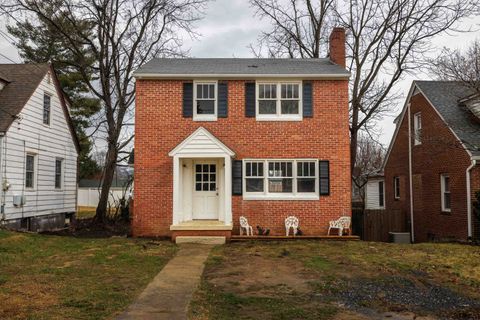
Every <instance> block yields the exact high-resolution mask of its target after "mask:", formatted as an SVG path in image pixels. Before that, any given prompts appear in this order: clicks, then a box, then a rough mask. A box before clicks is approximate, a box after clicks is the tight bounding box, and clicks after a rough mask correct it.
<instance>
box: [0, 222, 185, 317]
mask: <svg viewBox="0 0 480 320" xmlns="http://www.w3.org/2000/svg"><path fill="white" fill-rule="evenodd" d="M175 250H176V249H175V246H174V245H173V244H171V243H170V242H166V241H151V240H145V239H127V238H109V239H78V238H73V237H59V236H46V235H36V234H25V233H15V232H8V231H4V230H0V301H1V302H0V319H67V318H68V319H111V318H113V317H114V315H116V314H118V313H119V312H121V311H122V310H124V309H125V308H126V307H127V306H128V305H129V304H130V303H131V302H132V301H133V299H134V298H135V297H136V296H137V295H138V294H139V293H140V292H141V291H142V289H143V288H144V287H145V286H146V284H147V283H148V282H149V281H150V280H151V279H152V278H153V277H154V276H155V275H156V274H157V273H158V272H159V271H160V270H161V269H162V267H163V266H164V265H165V264H166V263H167V261H168V260H169V259H170V258H171V257H172V256H173V254H174V253H175Z"/></svg>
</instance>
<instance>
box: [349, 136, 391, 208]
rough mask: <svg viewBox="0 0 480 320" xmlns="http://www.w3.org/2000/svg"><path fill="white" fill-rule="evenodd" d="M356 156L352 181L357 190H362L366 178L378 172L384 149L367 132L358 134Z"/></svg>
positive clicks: (383, 156)
mask: <svg viewBox="0 0 480 320" xmlns="http://www.w3.org/2000/svg"><path fill="white" fill-rule="evenodd" d="M357 148H358V149H357V150H358V151H357V158H356V159H355V167H354V169H353V174H352V181H353V184H354V185H355V187H357V188H358V190H363V188H364V186H365V184H367V181H368V179H369V178H370V177H371V176H372V175H375V174H378V173H379V171H380V169H381V167H382V164H383V160H384V159H385V149H384V148H383V146H382V145H381V144H380V143H379V142H377V141H376V140H375V139H372V137H370V136H368V134H366V133H363V134H360V135H359V139H358V144H357ZM364 196H365V194H364V193H362V194H361V197H362V201H363V202H364V200H365V199H364Z"/></svg>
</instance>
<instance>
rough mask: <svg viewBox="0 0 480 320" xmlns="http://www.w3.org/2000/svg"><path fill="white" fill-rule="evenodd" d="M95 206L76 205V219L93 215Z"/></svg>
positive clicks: (88, 217)
mask: <svg viewBox="0 0 480 320" xmlns="http://www.w3.org/2000/svg"><path fill="white" fill-rule="evenodd" d="M96 210H97V208H96V207H78V210H77V214H76V217H77V219H90V218H93V217H94V216H95V211H96Z"/></svg>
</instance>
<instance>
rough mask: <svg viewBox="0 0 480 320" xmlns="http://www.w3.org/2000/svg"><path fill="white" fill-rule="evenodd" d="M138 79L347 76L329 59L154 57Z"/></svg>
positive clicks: (143, 68)
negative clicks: (226, 76) (214, 76)
mask: <svg viewBox="0 0 480 320" xmlns="http://www.w3.org/2000/svg"><path fill="white" fill-rule="evenodd" d="M134 75H135V76H136V77H145V76H146V77H148V76H154V75H155V76H160V77H161V76H168V75H187V76H194V75H204V76H208V75H230V76H240V75H252V76H262V75H292V76H294V75H310V76H322V75H323V76H327V75H328V76H332V77H333V76H337V77H348V76H349V75H350V73H349V72H348V71H347V70H345V68H343V67H342V66H339V65H337V64H334V63H333V62H331V61H330V59H326V58H325V59H257V58H254V59H250V58H249V59H243V58H184V59H170V58H155V59H152V60H150V61H149V62H147V63H146V64H144V65H143V66H141V67H140V68H139V69H138V70H137V71H135V73H134Z"/></svg>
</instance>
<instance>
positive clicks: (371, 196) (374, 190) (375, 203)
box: [365, 177, 385, 210]
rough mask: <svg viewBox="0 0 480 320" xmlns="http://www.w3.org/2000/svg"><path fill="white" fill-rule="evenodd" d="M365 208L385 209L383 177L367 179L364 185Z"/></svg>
mask: <svg viewBox="0 0 480 320" xmlns="http://www.w3.org/2000/svg"><path fill="white" fill-rule="evenodd" d="M365 209H367V210H381V209H385V179H384V178H383V177H374V178H369V179H368V181H367V184H366V185H365Z"/></svg>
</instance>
